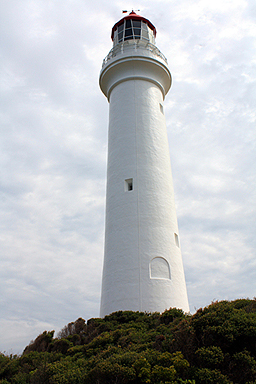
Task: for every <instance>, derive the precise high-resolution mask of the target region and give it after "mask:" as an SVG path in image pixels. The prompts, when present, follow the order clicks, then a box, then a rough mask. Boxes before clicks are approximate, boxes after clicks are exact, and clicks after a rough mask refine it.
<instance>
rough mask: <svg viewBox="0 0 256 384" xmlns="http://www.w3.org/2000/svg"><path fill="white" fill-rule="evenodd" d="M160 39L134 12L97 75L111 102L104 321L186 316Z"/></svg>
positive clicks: (115, 34)
mask: <svg viewBox="0 0 256 384" xmlns="http://www.w3.org/2000/svg"><path fill="white" fill-rule="evenodd" d="M155 35H156V29H155V27H154V26H153V24H152V23H151V22H150V21H149V20H147V19H145V18H144V17H141V16H139V15H137V14H136V13H135V12H131V13H130V14H129V15H127V16H126V17H124V18H123V19H121V20H120V21H119V22H117V23H116V24H115V25H114V27H113V29H112V40H113V48H112V49H111V51H110V52H109V54H108V56H107V57H106V58H105V59H104V62H103V67H102V70H101V73H100V87H101V90H102V92H103V93H104V95H105V96H106V97H107V98H108V101H109V134H108V168H107V197H106V230H105V231H106V232H105V255H104V267H103V278H102V296H101V313H100V315H101V317H103V316H105V315H107V314H109V313H111V312H114V311H119V310H133V311H147V312H155V311H158V312H163V311H164V310H165V309H169V308H170V307H176V308H181V309H183V310H184V311H185V312H189V306H188V299H187V291H186V283H185V277H184V271H183V264H182V257H181V251H180V242H179V231H178V225H177V217H176V210H175V203H174V192H173V184H172V173H171V165H170V155H169V147H168V139H167V131H166V123H165V116H164V109H163V101H164V98H165V95H166V94H167V92H168V90H169V88H170V86H171V73H170V71H169V69H168V65H167V61H166V58H165V57H164V56H163V54H162V53H161V52H160V51H159V49H158V48H157V47H156V46H155Z"/></svg>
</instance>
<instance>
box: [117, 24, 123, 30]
mask: <svg viewBox="0 0 256 384" xmlns="http://www.w3.org/2000/svg"><path fill="white" fill-rule="evenodd" d="M123 29H124V23H123V24H121V25H119V26H118V32H121V31H122V30H123Z"/></svg>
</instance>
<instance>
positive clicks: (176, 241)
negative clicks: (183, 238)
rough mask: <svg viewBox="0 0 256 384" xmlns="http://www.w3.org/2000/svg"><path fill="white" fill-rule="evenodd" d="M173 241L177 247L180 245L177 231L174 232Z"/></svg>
mask: <svg viewBox="0 0 256 384" xmlns="http://www.w3.org/2000/svg"><path fill="white" fill-rule="evenodd" d="M174 241H175V245H176V246H177V247H180V242H179V236H178V235H177V233H174Z"/></svg>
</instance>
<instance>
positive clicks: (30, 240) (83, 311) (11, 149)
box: [0, 0, 256, 354]
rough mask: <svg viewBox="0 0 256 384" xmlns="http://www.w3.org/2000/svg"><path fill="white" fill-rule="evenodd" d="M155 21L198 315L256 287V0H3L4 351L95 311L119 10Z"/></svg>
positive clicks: (0, 236) (0, 213)
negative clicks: (108, 76) (108, 87)
mask: <svg viewBox="0 0 256 384" xmlns="http://www.w3.org/2000/svg"><path fill="white" fill-rule="evenodd" d="M134 8H135V10H137V9H139V10H140V12H138V13H139V14H141V15H142V16H144V17H146V18H148V19H149V20H150V21H151V22H152V23H153V24H154V25H155V26H156V29H157V38H156V45H157V46H158V48H159V49H160V50H161V52H162V53H163V54H164V55H165V56H166V57H167V60H168V63H169V68H170V70H171V73H172V77H173V84H172V88H171V90H170V91H169V93H168V95H167V97H166V99H165V115H166V124H167V132H168V137H169V147H170V157H171V163H172V172H173V179H174V190H175V200H176V208H177V217H178V223H179V232H180V240H181V250H182V256H183V263H184V270H185V276H186V284H187V290H188V297H189V305H190V310H191V313H194V312H195V311H196V310H197V309H199V308H201V307H204V306H207V305H209V304H210V303H211V302H212V301H215V300H233V299H237V298H247V297H249V298H251V299H252V298H253V297H255V296H256V293H255V292H256V236H255V234H256V196H255V190H256V166H255V164H256V148H255V146H256V124H255V120H256V112H255V106H256V100H255V99H256V90H255V84H256V53H255V52H256V49H255V48H256V22H255V21H256V20H255V19H256V3H255V0H215V1H212V0H180V1H174V0H162V1H160V0H154V1H153V0H142V1H138V2H137V3H136V2H135V3H131V2H129V1H120V0H116V1H112V2H104V1H103V0H94V1H90V2H89V1H88V0H65V1H61V0H47V1H45V0H2V1H1V2H0V18H1V20H0V29H1V41H0V56H1V59H0V71H1V75H0V79H1V81H0V89H1V90H0V97H1V103H0V122H1V123H0V124H1V125H0V127H1V128H0V163H1V164H0V205H1V208H0V352H5V353H6V354H11V353H12V354H14V353H18V354H20V353H22V351H23V349H24V348H25V346H26V345H28V344H29V342H30V341H31V340H33V339H35V338H36V337H37V336H38V335H39V334H40V333H42V332H43V331H45V330H47V331H51V330H55V331H56V332H58V331H59V330H60V329H61V328H63V327H64V326H65V325H66V324H68V323H69V322H72V321H75V320H76V319H77V318H78V317H82V318H84V319H85V320H88V319H90V318H92V317H99V306H100V291H101V274H102V265H103V254H104V215H105V192H106V169H107V130H108V102H107V99H106V98H105V97H104V95H103V94H102V93H101V91H100V89H99V85H98V78H99V73H100V69H101V65H102V61H103V58H104V57H105V56H106V55H107V54H108V52H109V50H110V49H111V47H112V41H111V39H110V34H111V29H112V26H113V25H114V24H115V23H116V22H117V21H118V20H119V19H121V18H122V17H123V15H122V10H130V11H131V10H132V9H134Z"/></svg>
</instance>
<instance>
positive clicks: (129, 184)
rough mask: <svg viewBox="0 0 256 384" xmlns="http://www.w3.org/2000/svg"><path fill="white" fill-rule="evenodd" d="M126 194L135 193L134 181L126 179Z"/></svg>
mask: <svg viewBox="0 0 256 384" xmlns="http://www.w3.org/2000/svg"><path fill="white" fill-rule="evenodd" d="M124 190H125V192H129V191H133V179H126V180H125V181H124Z"/></svg>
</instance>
